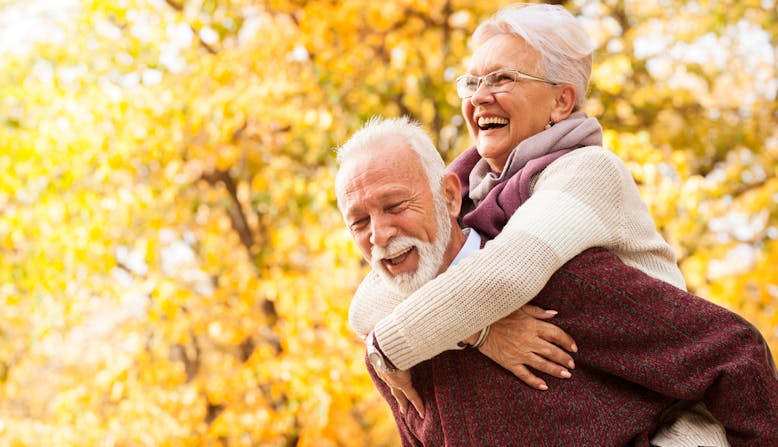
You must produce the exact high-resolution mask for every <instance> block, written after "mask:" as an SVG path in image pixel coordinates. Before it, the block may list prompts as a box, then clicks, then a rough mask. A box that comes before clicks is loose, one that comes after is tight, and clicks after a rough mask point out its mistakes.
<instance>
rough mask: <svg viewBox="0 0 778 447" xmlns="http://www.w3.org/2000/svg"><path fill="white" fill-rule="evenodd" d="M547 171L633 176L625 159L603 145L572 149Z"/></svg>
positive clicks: (585, 174)
mask: <svg viewBox="0 0 778 447" xmlns="http://www.w3.org/2000/svg"><path fill="white" fill-rule="evenodd" d="M546 171H547V173H549V174H551V173H559V172H561V171H566V172H571V173H576V175H577V176H581V175H584V176H587V175H595V176H598V177H599V176H605V177H613V176H617V177H625V176H626V178H631V174H630V173H629V170H628V168H627V165H626V164H625V163H624V161H623V160H622V159H621V158H619V157H618V155H616V154H614V153H613V152H611V151H609V150H608V149H605V148H604V147H602V146H585V147H582V148H578V149H575V150H573V151H570V152H569V153H567V154H565V155H563V156H561V157H559V158H558V159H556V160H554V162H553V163H551V164H549V165H548V167H547V169H546Z"/></svg>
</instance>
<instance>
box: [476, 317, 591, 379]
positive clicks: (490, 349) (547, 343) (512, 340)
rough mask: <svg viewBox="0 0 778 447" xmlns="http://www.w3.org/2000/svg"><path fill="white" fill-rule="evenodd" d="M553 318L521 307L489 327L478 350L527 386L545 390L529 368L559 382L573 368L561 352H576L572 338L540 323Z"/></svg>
mask: <svg viewBox="0 0 778 447" xmlns="http://www.w3.org/2000/svg"><path fill="white" fill-rule="evenodd" d="M554 315H556V311H549V310H543V309H541V308H539V307H537V306H532V305H529V304H527V305H525V306H522V307H521V308H520V309H519V310H517V311H515V312H513V313H512V314H510V315H508V316H507V317H505V318H503V319H502V320H500V321H497V322H496V323H494V324H492V326H491V329H490V331H489V334H488V336H487V337H486V341H485V342H484V344H483V345H481V347H479V348H478V350H479V351H481V352H482V353H483V354H484V355H486V356H487V357H489V358H490V359H492V360H494V361H495V362H497V363H498V364H499V365H500V366H502V367H503V368H505V369H507V370H508V371H510V372H512V373H513V374H514V375H516V377H518V378H519V379H520V380H521V381H523V382H524V383H526V384H527V385H529V386H531V387H533V388H536V389H539V390H547V389H548V385H547V384H546V382H545V381H544V380H543V379H541V378H540V377H538V376H536V375H535V374H534V373H533V372H532V371H530V369H529V368H533V369H535V370H537V371H541V372H544V373H546V374H549V375H551V376H554V377H559V378H560V379H567V378H570V377H571V374H570V371H569V369H573V368H575V363H574V362H573V358H572V357H571V356H570V354H568V353H567V352H565V349H567V350H569V351H571V352H577V351H578V347H577V346H576V345H575V341H573V338H572V337H570V336H569V335H568V334H567V333H566V332H565V331H563V330H562V329H560V328H558V327H557V326H555V325H553V324H551V323H549V322H546V321H543V320H548V319H550V318H553V317H554ZM562 347H564V349H563V348H562ZM528 367H529V368H528ZM568 368H569V369H568Z"/></svg>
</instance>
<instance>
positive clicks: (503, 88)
mask: <svg viewBox="0 0 778 447" xmlns="http://www.w3.org/2000/svg"><path fill="white" fill-rule="evenodd" d="M519 79H526V80H528V81H540V82H545V83H547V84H551V85H558V84H559V83H558V82H554V81H550V80H548V79H544V78H539V77H537V76H532V75H530V74H527V73H523V72H521V71H519V70H514V69H512V68H503V69H501V70H496V71H493V72H491V73H489V74H485V75H483V76H473V75H469V74H466V75H462V76H460V77H458V78H457V95H459V97H460V98H462V99H467V98H469V97H471V96H473V95H475V92H476V91H477V90H478V87H480V86H481V81H483V83H484V84H486V88H487V89H489V93H504V92H509V91H511V89H513V86H514V85H516V81H517V80H519Z"/></svg>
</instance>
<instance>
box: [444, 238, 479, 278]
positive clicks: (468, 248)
mask: <svg viewBox="0 0 778 447" xmlns="http://www.w3.org/2000/svg"><path fill="white" fill-rule="evenodd" d="M462 231H464V232H465V233H466V234H467V240H465V243H464V245H462V248H461V249H460V250H459V253H457V257H456V258H454V260H453V261H451V265H449V268H450V267H453V266H455V265H457V263H458V262H459V261H461V260H463V259H465V258H466V257H468V256H470V255H471V254H472V253H473V252H474V251H477V250H480V249H481V235H480V234H478V232H477V231H475V230H473V229H472V228H465V229H464V230H462Z"/></svg>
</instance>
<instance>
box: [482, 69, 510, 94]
mask: <svg viewBox="0 0 778 447" xmlns="http://www.w3.org/2000/svg"><path fill="white" fill-rule="evenodd" d="M514 82H516V75H515V74H514V73H513V72H511V71H498V72H494V73H489V74H488V75H487V76H486V77H485V78H484V83H485V84H486V85H487V86H488V87H489V91H491V92H492V93H501V92H507V91H509V90H510V89H511V88H513V83H514Z"/></svg>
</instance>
